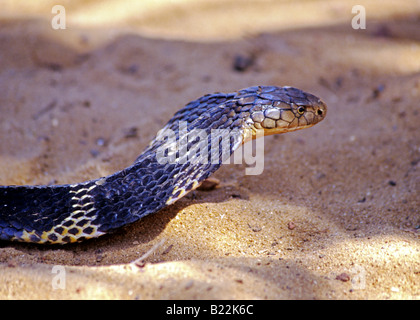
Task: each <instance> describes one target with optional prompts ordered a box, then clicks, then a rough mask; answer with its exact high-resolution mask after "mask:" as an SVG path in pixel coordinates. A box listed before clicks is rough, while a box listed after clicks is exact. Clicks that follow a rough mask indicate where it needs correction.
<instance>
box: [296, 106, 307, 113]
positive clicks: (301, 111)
mask: <svg viewBox="0 0 420 320" xmlns="http://www.w3.org/2000/svg"><path fill="white" fill-rule="evenodd" d="M297 112H298V113H299V114H304V112H305V108H304V107H299V108H298V109H297Z"/></svg>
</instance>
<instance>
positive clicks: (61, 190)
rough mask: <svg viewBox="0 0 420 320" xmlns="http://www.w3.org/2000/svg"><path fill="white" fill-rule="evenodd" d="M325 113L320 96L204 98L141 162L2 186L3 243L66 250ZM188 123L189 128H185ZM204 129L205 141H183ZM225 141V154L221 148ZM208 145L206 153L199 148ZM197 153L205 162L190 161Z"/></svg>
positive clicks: (265, 91)
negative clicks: (243, 148)
mask: <svg viewBox="0 0 420 320" xmlns="http://www.w3.org/2000/svg"><path fill="white" fill-rule="evenodd" d="M326 112H327V106H326V105H325V103H324V102H322V101H321V100H320V99H319V98H317V97H316V96H314V95H312V94H309V93H306V92H304V91H302V90H299V89H296V88H293V87H275V86H254V87H249V88H246V89H242V90H239V91H237V92H233V93H214V94H208V95H205V96H203V97H201V98H199V99H197V100H195V101H192V102H190V103H188V104H187V105H186V106H185V107H184V108H182V109H181V110H179V111H178V112H177V113H175V115H174V116H173V117H172V118H171V119H170V120H169V122H168V123H167V124H166V126H165V127H164V128H163V129H162V130H160V131H159V133H158V134H157V136H156V138H155V139H154V140H153V141H152V142H151V143H150V144H149V146H148V147H146V149H145V150H144V152H143V153H142V154H141V155H140V156H139V157H138V158H137V159H136V160H135V162H134V163H133V164H132V165H131V166H129V167H128V168H125V169H123V170H121V171H119V172H116V173H114V174H112V175H109V176H107V177H102V178H99V179H95V180H90V181H86V182H82V183H77V184H67V185H51V186H0V240H7V241H24V242H33V243H60V244H65V243H70V242H76V241H81V240H84V239H89V238H95V237H99V236H101V235H103V234H106V233H109V232H111V231H113V230H115V229H117V228H120V227H122V226H124V225H126V224H129V223H132V222H134V221H136V220H139V219H140V218H142V217H144V216H146V215H149V214H151V213H155V212H157V211H159V210H160V209H162V208H164V207H166V206H168V205H170V204H172V203H174V202H175V201H176V200H178V199H180V198H181V197H183V196H185V195H186V194H187V193H188V192H189V191H191V190H194V189H196V188H197V187H198V186H199V185H200V184H201V182H203V181H204V180H205V179H207V178H208V177H209V176H210V175H211V174H212V173H214V172H215V171H216V170H217V169H218V168H219V167H220V166H221V164H222V162H223V161H224V160H225V159H226V157H230V155H231V154H232V153H233V152H234V151H235V149H237V148H238V147H239V146H240V145H241V144H242V143H245V142H246V141H249V140H252V139H254V138H255V137H256V136H257V132H261V130H263V133H264V135H269V134H275V133H284V132H290V131H294V130H298V129H303V128H307V127H310V126H313V125H314V124H316V123H318V122H319V121H321V120H323V119H324V118H325V115H326ZM182 123H184V124H186V129H187V130H181V124H182ZM200 130H201V132H203V133H204V134H203V135H201V136H200V135H195V136H194V138H193V139H185V138H186V135H187V134H190V133H191V132H192V131H195V132H200ZM216 130H217V132H218V134H217V135H215V134H214V132H216ZM167 132H173V137H172V138H174V139H169V138H168V136H167V135H166V136H165V133H167ZM232 132H233V134H232ZM226 140H227V141H228V151H227V152H223V148H222V147H220V148H215V145H216V146H217V145H220V144H221V143H222V142H223V141H226ZM179 141H186V143H184V144H181V143H179ZM200 141H201V142H200ZM202 142H206V144H204V145H203V144H201V145H200V146H204V148H196V147H197V146H198V144H199V143H202ZM177 147H178V148H177ZM182 148H183V149H182ZM162 150H163V151H162ZM194 150H195V152H196V153H197V155H200V152H201V158H200V157H198V158H194V157H191V153H192V152H194ZM197 150H198V151H197ZM215 150H216V151H215ZM159 152H160V154H161V155H164V156H166V158H165V157H164V160H166V161H162V160H161V159H159V157H158V156H157V155H158V154H159ZM215 158H216V159H217V160H218V161H214V159H215ZM168 159H169V160H170V161H168ZM197 159H201V160H203V159H204V160H208V161H195V160H197ZM210 160H211V161H210Z"/></svg>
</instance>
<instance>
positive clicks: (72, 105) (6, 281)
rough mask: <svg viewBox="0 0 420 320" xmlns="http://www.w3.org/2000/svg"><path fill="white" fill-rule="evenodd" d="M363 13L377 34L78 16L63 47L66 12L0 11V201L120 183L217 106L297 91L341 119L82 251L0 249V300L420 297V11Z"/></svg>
mask: <svg viewBox="0 0 420 320" xmlns="http://www.w3.org/2000/svg"><path fill="white" fill-rule="evenodd" d="M362 2H364V3H362V4H363V5H365V6H366V10H367V16H368V20H367V29H366V30H354V29H352V28H351V19H352V17H353V15H352V14H351V7H352V5H353V3H352V2H350V1H294V2H283V1H246V2H244V1H204V0H201V1H190V2H188V1H139V2H135V1H107V2H99V1H86V2H82V1H71V3H70V2H69V1H64V2H63V3H62V4H63V5H64V6H65V8H66V10H67V29H66V30H53V29H52V28H51V25H50V22H51V18H52V16H53V15H52V14H51V8H52V6H53V5H54V4H55V3H53V2H51V1H36V2H28V1H4V5H3V4H2V5H3V8H2V12H1V14H0V18H1V22H0V23H1V24H0V47H1V50H0V62H1V63H0V137H1V139H0V184H2V185H9V184H49V183H58V184H61V183H75V182H80V181H84V180H89V179H93V178H98V177H101V176H105V175H108V174H110V173H113V172H115V171H117V170H120V169H122V168H124V167H126V166H128V165H129V164H131V162H132V161H134V159H135V158H136V157H137V155H138V154H139V153H140V152H141V150H142V149H143V148H144V147H145V146H146V145H147V144H148V142H149V141H150V140H151V139H152V138H153V136H154V135H155V133H156V132H157V131H158V130H159V129H160V128H161V127H162V126H163V124H164V123H165V122H166V121H167V120H168V119H170V118H171V116H172V115H173V113H174V112H175V111H176V110H178V109H179V108H181V107H182V106H184V105H185V104H186V103H187V102H189V101H191V100H194V99H196V98H198V97H200V96H201V95H203V94H205V93H211V92H215V91H223V92H230V91H235V90H237V89H240V88H243V87H248V86H251V85H278V86H282V85H292V86H296V87H299V88H301V89H304V90H307V91H309V92H312V93H314V94H316V95H317V96H319V97H321V98H322V99H323V100H324V101H325V102H326V103H327V104H328V108H329V109H328V115H327V118H326V120H325V121H323V122H322V123H321V124H319V125H317V126H315V127H313V128H311V129H309V130H303V131H300V132H295V133H290V134H285V135H279V136H271V137H267V138H266V140H265V167H264V172H263V173H262V174H261V175H257V176H247V175H245V165H227V166H224V167H223V168H222V169H220V170H219V171H218V172H217V173H216V174H215V175H214V177H215V178H218V179H219V180H220V184H219V186H218V187H217V188H216V189H215V190H213V191H195V192H193V193H192V194H189V195H188V196H187V197H185V198H183V199H181V200H180V201H179V202H177V203H176V204H174V205H172V206H170V207H167V208H165V209H164V210H162V211H161V212H159V213H157V214H155V215H153V216H149V217H146V218H144V219H143V220H141V221H139V222H137V223H134V224H132V225H129V226H127V227H125V228H123V229H121V230H120V231H118V232H116V233H115V234H112V235H108V236H104V237H102V238H99V239H95V240H90V241H87V242H84V243H80V244H75V245H67V246H37V245H28V244H16V243H8V242H1V243H0V298H2V299H27V298H34V299H88V298H90V299H98V298H104V299H420V242H419V238H420V130H419V123H420V109H419V101H420V34H419V33H418V30H419V29H420V5H419V3H418V2H416V1H404V2H403V3H398V4H396V3H395V1H377V2H374V1H362ZM100 3H102V4H100ZM103 3H105V4H103ZM139 3H140V4H141V5H140V4H139ZM238 61H239V62H240V61H245V62H246V63H245V64H241V63H239V62H238ZM158 244H159V245H158ZM153 246H157V247H156V248H155V250H154V251H153V253H152V254H151V255H150V256H149V257H147V258H146V259H145V262H146V263H145V264H144V265H142V266H136V265H133V264H131V263H130V262H132V261H134V260H135V259H137V258H139V257H141V256H142V255H144V254H145V253H146V252H147V251H148V250H150V249H151V248H152V247H153ZM61 276H64V277H61ZM58 279H61V282H58ZM60 285H62V287H61V286H60ZM57 286H58V287H57Z"/></svg>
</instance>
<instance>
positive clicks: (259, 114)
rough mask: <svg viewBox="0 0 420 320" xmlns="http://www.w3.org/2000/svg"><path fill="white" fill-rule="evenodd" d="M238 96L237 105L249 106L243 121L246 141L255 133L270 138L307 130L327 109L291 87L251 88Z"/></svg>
mask: <svg viewBox="0 0 420 320" xmlns="http://www.w3.org/2000/svg"><path fill="white" fill-rule="evenodd" d="M250 91H253V95H250V94H251V92H250ZM239 94H241V95H243V96H242V97H240V98H239V99H238V104H239V105H244V106H246V105H252V107H251V108H250V109H249V111H248V113H249V115H248V116H247V118H246V119H245V127H246V129H248V130H247V131H249V133H248V134H247V136H248V139H246V140H249V139H253V138H255V137H256V132H257V131H258V130H264V135H271V134H277V133H285V132H290V131H295V130H300V129H304V128H308V127H311V126H313V125H315V124H317V123H318V122H320V121H322V120H323V119H324V118H325V116H326V114H327V105H326V104H325V103H324V102H323V101H322V100H321V99H319V98H318V97H316V96H314V95H312V94H310V93H307V92H304V91H302V90H300V89H297V88H293V87H271V86H270V87H268V86H260V87H251V88H248V89H244V90H241V91H239ZM251 100H253V101H251Z"/></svg>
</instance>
